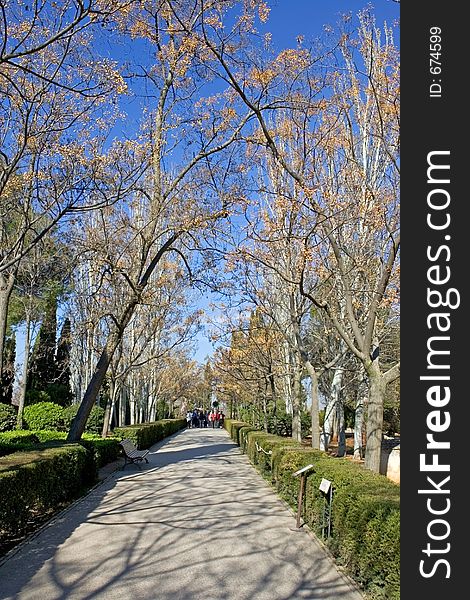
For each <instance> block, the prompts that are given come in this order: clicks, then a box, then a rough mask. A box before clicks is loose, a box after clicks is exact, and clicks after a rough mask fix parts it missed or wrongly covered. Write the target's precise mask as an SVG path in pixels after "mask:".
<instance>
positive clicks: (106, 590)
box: [0, 429, 362, 600]
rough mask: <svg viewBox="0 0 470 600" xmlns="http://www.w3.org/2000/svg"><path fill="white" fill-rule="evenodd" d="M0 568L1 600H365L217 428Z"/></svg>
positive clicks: (164, 456) (181, 443)
mask: <svg viewBox="0 0 470 600" xmlns="http://www.w3.org/2000/svg"><path fill="white" fill-rule="evenodd" d="M148 458H149V464H148V465H147V464H144V465H143V466H142V467H141V468H139V467H138V466H136V465H128V466H127V467H126V468H125V469H124V470H118V471H115V472H114V473H112V474H111V475H109V476H108V477H107V479H105V481H104V482H103V483H102V484H101V485H99V486H98V487H96V488H95V489H94V490H92V492H91V493H90V494H89V495H88V496H86V497H85V498H83V499H82V500H81V501H79V502H78V503H76V504H74V505H73V506H72V507H71V508H69V509H68V510H67V511H65V512H64V513H62V514H61V515H60V516H59V517H58V518H56V519H55V520H53V521H52V522H51V523H50V524H49V525H48V526H47V527H46V528H44V529H43V530H42V531H41V532H40V533H39V534H38V535H36V536H35V537H34V538H32V539H31V540H30V541H28V542H26V543H24V544H22V545H21V546H20V547H19V549H18V550H17V551H16V553H14V554H13V555H12V556H11V557H9V558H8V559H7V560H6V561H5V562H4V563H3V564H1V565H0V598H1V600H6V599H15V600H27V599H31V600H38V599H40V600H59V599H60V600H66V599H67V600H68V599H81V600H85V599H92V598H93V599H95V598H113V599H115V600H116V599H117V600H120V599H122V600H140V599H142V600H193V599H194V600H199V599H200V600H288V599H293V598H304V599H312V600H313V599H330V600H333V599H342V600H361V599H362V596H361V594H360V593H358V592H357V591H356V589H355V588H354V587H352V586H351V584H350V582H349V581H348V580H347V579H346V578H345V577H344V576H343V575H342V574H340V573H339V571H338V570H337V569H336V567H335V565H334V562H333V561H332V559H331V558H330V557H329V556H328V555H327V554H326V552H325V551H324V550H323V548H322V547H321V545H320V544H319V543H317V542H316V541H315V540H314V539H313V538H312V536H311V535H310V534H308V533H306V532H305V531H301V532H298V531H293V530H295V517H294V516H293V515H292V514H291V513H290V511H289V510H287V509H286V508H285V507H284V505H283V504H282V502H280V501H279V500H278V499H277V497H276V495H275V494H274V492H273V491H272V490H271V489H270V488H269V486H268V485H267V484H266V483H265V482H264V481H263V480H262V478H261V477H260V476H259V475H258V473H257V472H256V471H255V470H254V468H253V467H252V466H251V465H250V463H249V462H248V460H247V458H246V457H245V456H244V455H242V454H241V452H240V450H239V449H238V447H237V446H235V445H234V444H233V442H232V441H231V440H230V438H229V436H228V434H227V432H226V431H225V430H222V429H187V430H185V431H182V432H180V433H178V434H176V435H175V436H173V437H172V438H170V439H168V440H166V441H165V442H163V443H160V444H158V445H156V446H154V447H153V448H152V449H151V452H150V455H149V457H148Z"/></svg>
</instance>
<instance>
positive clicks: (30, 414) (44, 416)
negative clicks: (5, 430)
mask: <svg viewBox="0 0 470 600" xmlns="http://www.w3.org/2000/svg"><path fill="white" fill-rule="evenodd" d="M23 421H24V424H25V427H26V428H27V429H58V430H60V429H63V428H64V409H63V408H62V406H59V405H58V404H54V403H53V402H38V403H37V404H31V406H25V409H24V413H23Z"/></svg>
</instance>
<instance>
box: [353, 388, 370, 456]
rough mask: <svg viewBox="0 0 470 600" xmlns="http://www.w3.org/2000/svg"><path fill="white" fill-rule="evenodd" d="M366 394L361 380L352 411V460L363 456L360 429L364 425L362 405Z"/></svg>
mask: <svg viewBox="0 0 470 600" xmlns="http://www.w3.org/2000/svg"><path fill="white" fill-rule="evenodd" d="M366 395H367V382H366V381H361V383H360V384H359V389H358V391H357V398H356V409H355V413H354V460H361V458H362V457H363V456H364V447H363V443H362V430H363V427H364V405H365V398H366Z"/></svg>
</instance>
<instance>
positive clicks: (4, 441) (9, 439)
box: [0, 429, 39, 456]
mask: <svg viewBox="0 0 470 600" xmlns="http://www.w3.org/2000/svg"><path fill="white" fill-rule="evenodd" d="M37 444H39V438H38V436H37V435H35V434H34V433H33V432H32V431H24V430H21V429H20V430H13V431H3V432H2V433H0V456H4V455H5V454H11V453H12V452H18V451H19V450H32V449H33V448H34V447H35V445H37Z"/></svg>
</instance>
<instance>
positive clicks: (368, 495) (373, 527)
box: [225, 419, 400, 600]
mask: <svg viewBox="0 0 470 600" xmlns="http://www.w3.org/2000/svg"><path fill="white" fill-rule="evenodd" d="M225 427H226V429H227V431H228V432H229V433H230V436H231V437H232V439H233V440H234V441H236V442H237V443H238V444H239V445H240V447H241V449H242V450H243V452H245V453H246V454H247V456H248V457H249V458H250V461H251V462H252V463H253V464H254V465H255V466H256V467H257V468H258V470H259V471H260V473H261V474H262V475H263V477H265V478H266V479H268V480H270V481H271V483H272V484H273V485H274V486H275V488H276V490H277V492H278V493H279V495H280V496H281V497H282V498H283V499H284V500H285V501H286V502H287V503H288V504H289V505H290V506H291V507H292V508H293V509H294V510H296V509H297V501H298V492H299V478H298V477H293V476H292V474H293V473H294V472H295V471H297V470H298V469H301V468H303V467H305V466H306V465H308V464H310V463H311V464H313V465H314V467H315V469H314V471H313V472H312V473H311V474H310V475H309V476H308V478H307V485H306V490H305V505H304V513H303V516H304V520H305V522H306V523H307V524H308V526H309V527H310V528H311V529H312V531H314V532H315V533H316V534H317V535H319V536H322V533H323V509H324V502H325V499H324V497H323V495H322V493H321V492H320V490H319V489H318V488H319V485H320V482H321V480H322V478H325V479H328V480H329V481H332V482H333V486H334V488H333V489H334V494H333V503H332V529H331V537H330V538H329V539H327V540H326V544H327V546H328V548H329V549H330V551H331V552H332V554H333V555H334V556H335V557H336V559H337V561H338V563H340V564H342V565H343V566H344V567H345V569H346V570H347V571H348V573H349V574H350V575H351V576H352V577H353V578H354V579H355V580H356V581H357V582H358V583H359V584H360V585H361V586H362V588H363V589H364V590H365V591H366V592H367V594H368V595H369V597H370V598H373V599H374V600H379V599H380V600H384V599H387V600H399V597H400V488H399V486H398V485H396V484H395V483H393V482H392V481H390V480H389V479H387V478H386V477H384V476H383V475H378V474H376V473H372V472H371V471H367V470H366V469H364V468H363V467H362V466H361V465H359V464H357V463H354V462H352V461H350V460H347V459H340V458H333V457H330V456H328V455H327V454H326V453H324V452H321V451H319V450H313V449H309V448H304V447H302V446H301V445H300V444H298V443H296V442H294V441H293V440H290V439H286V438H282V437H278V436H275V435H271V434H267V433H264V432H262V431H259V430H255V429H254V428H253V427H251V426H250V425H248V424H247V423H242V422H241V421H233V420H230V419H226V420H225ZM258 448H261V450H258ZM270 452H271V454H270Z"/></svg>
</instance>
